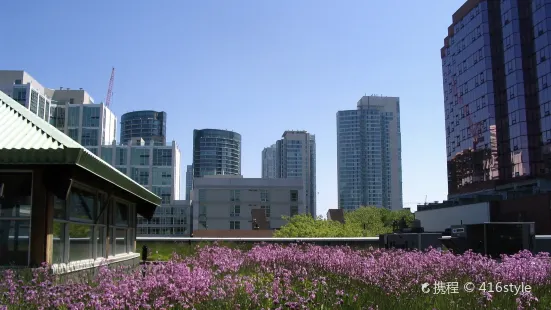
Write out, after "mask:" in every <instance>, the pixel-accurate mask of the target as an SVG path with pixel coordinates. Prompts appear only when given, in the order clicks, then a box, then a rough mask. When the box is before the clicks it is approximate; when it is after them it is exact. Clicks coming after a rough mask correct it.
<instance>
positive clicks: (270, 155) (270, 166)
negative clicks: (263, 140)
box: [262, 144, 277, 179]
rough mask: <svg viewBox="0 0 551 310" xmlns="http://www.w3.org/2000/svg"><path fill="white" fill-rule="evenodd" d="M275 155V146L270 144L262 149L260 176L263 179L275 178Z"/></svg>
mask: <svg viewBox="0 0 551 310" xmlns="http://www.w3.org/2000/svg"><path fill="white" fill-rule="evenodd" d="M276 155H277V147H276V145H275V144H272V145H271V146H270V147H266V148H264V150H262V178H263V179H275V178H276V176H277V173H276Z"/></svg>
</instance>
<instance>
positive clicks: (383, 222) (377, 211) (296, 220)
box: [274, 207, 414, 237]
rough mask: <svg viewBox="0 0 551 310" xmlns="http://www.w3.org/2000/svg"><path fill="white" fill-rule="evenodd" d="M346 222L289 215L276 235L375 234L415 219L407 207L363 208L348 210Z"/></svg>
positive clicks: (391, 229)
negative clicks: (399, 208)
mask: <svg viewBox="0 0 551 310" xmlns="http://www.w3.org/2000/svg"><path fill="white" fill-rule="evenodd" d="M344 218H345V223H344V224H342V223H340V222H337V221H331V220H324V219H323V218H322V217H318V218H316V219H315V218H313V217H312V216H310V215H307V214H299V215H295V216H293V217H291V218H289V217H286V218H285V219H286V220H287V221H288V222H287V224H285V225H284V226H282V227H281V229H280V230H278V231H276V233H275V234H274V236H275V237H374V236H378V235H380V234H386V233H391V232H393V230H394V228H395V227H394V224H395V223H397V222H399V221H400V220H401V219H404V220H405V223H406V225H407V226H410V225H411V222H412V221H413V219H414V216H413V214H412V213H411V212H410V211H409V210H406V209H403V210H399V211H391V210H388V209H383V208H377V207H362V208H359V209H356V210H354V211H349V212H346V213H345V215H344Z"/></svg>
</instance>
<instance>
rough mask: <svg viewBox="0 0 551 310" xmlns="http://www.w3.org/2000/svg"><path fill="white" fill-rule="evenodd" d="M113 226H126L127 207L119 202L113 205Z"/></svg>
mask: <svg viewBox="0 0 551 310" xmlns="http://www.w3.org/2000/svg"><path fill="white" fill-rule="evenodd" d="M115 224H116V225H118V226H128V206H127V205H125V204H123V203H120V202H117V203H115Z"/></svg>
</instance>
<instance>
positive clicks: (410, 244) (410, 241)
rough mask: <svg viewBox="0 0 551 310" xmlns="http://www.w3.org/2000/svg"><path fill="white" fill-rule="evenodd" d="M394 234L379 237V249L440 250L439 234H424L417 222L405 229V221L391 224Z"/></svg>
mask: <svg viewBox="0 0 551 310" xmlns="http://www.w3.org/2000/svg"><path fill="white" fill-rule="evenodd" d="M393 227H394V233H392V234H384V235H379V247H380V248H384V249H393V248H394V249H404V250H420V251H423V250H426V249H427V248H429V247H433V248H440V247H441V242H440V238H441V237H442V234H441V233H425V232H424V231H425V230H424V228H423V227H421V222H420V221H419V220H414V221H413V222H412V224H411V227H407V225H406V222H405V219H404V218H402V219H401V220H400V221H395V222H394V223H393Z"/></svg>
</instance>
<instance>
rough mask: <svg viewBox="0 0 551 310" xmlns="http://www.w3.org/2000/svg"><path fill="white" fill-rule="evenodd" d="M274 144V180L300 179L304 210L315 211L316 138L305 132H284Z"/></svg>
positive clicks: (315, 212)
mask: <svg viewBox="0 0 551 310" xmlns="http://www.w3.org/2000/svg"><path fill="white" fill-rule="evenodd" d="M282 138H283V139H281V140H278V141H277V143H276V162H275V164H276V178H302V180H303V182H304V192H305V197H306V202H305V210H306V212H308V213H310V214H311V215H312V216H313V217H316V216H317V209H316V194H317V192H316V137H315V136H314V135H313V134H310V133H308V132H306V131H285V132H284V133H283V136H282Z"/></svg>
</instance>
